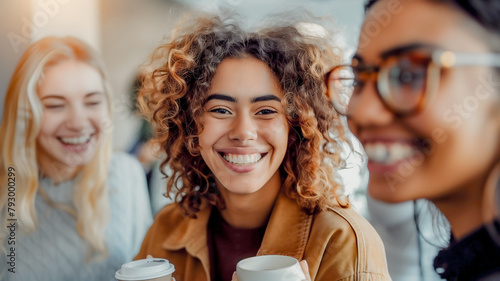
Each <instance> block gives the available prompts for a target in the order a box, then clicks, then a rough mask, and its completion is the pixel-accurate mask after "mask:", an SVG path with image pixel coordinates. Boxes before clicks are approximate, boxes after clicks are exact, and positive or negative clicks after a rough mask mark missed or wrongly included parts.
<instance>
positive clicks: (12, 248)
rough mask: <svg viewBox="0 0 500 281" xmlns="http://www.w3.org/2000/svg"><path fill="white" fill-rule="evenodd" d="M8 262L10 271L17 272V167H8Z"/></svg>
mask: <svg viewBox="0 0 500 281" xmlns="http://www.w3.org/2000/svg"><path fill="white" fill-rule="evenodd" d="M7 191H8V193H7V196H8V197H7V223H6V225H7V228H8V232H7V233H8V235H7V245H8V246H7V264H8V265H9V268H8V271H9V272H11V273H15V272H16V227H17V225H16V223H17V218H16V169H15V168H14V167H9V168H8V169H7Z"/></svg>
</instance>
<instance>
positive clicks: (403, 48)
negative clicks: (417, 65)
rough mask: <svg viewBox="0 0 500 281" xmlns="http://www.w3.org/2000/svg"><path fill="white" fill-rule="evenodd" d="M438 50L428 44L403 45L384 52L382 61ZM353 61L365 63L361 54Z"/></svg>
mask: <svg viewBox="0 0 500 281" xmlns="http://www.w3.org/2000/svg"><path fill="white" fill-rule="evenodd" d="M436 48H438V47H437V46H435V45H431V44H426V43H411V44H407V45H402V46H397V47H395V48H392V49H389V50H387V51H384V52H382V53H381V54H380V57H381V58H382V59H386V58H388V57H390V56H397V55H401V54H404V53H407V52H411V51H413V50H418V49H428V50H429V49H436ZM353 59H356V60H358V61H359V62H363V58H362V57H361V55H360V54H358V53H356V54H355V55H354V57H353Z"/></svg>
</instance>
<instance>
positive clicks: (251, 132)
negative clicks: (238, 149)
mask: <svg viewBox="0 0 500 281" xmlns="http://www.w3.org/2000/svg"><path fill="white" fill-rule="evenodd" d="M229 138H230V139H231V140H238V141H241V142H246V141H249V140H256V139H257V124H256V123H255V120H253V118H252V117H251V116H250V114H238V115H237V116H236V117H235V118H234V121H233V123H232V125H231V131H230V132H229Z"/></svg>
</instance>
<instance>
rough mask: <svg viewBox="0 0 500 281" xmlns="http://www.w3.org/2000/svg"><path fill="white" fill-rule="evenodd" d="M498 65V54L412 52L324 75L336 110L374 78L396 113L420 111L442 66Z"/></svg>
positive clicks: (384, 100)
mask: <svg viewBox="0 0 500 281" xmlns="http://www.w3.org/2000/svg"><path fill="white" fill-rule="evenodd" d="M474 65H475V66H491V67H500V54H497V53H457V52H451V51H443V50H434V51H427V52H426V51H412V52H408V53H406V54H403V55H400V56H397V57H396V56H392V57H388V58H387V59H385V60H384V61H383V62H382V64H381V65H380V66H367V65H363V64H362V63H361V62H360V61H359V60H358V59H356V58H354V59H353V61H352V64H351V65H339V66H336V67H334V68H332V69H331V70H330V71H329V72H327V73H326V74H325V83H326V86H327V89H328V96H329V97H330V98H331V100H332V102H333V105H334V107H335V109H336V110H337V112H338V113H339V114H341V115H348V107H349V103H350V102H351V100H352V99H354V96H356V95H357V94H358V93H359V92H361V89H363V86H364V85H365V83H366V82H367V81H368V80H375V81H376V86H377V94H378V96H379V97H380V100H381V101H382V103H383V104H384V105H385V106H386V107H387V108H388V109H389V110H391V111H392V112H393V113H395V114H396V115H398V116H408V115H411V114H414V113H417V112H418V111H420V110H421V109H422V108H423V107H424V106H425V105H426V104H428V103H429V101H431V100H432V99H433V97H434V96H435V94H436V92H437V90H438V87H439V81H440V79H441V75H442V72H443V70H444V69H448V68H452V67H457V66H474Z"/></svg>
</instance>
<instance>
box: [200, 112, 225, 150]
mask: <svg viewBox="0 0 500 281" xmlns="http://www.w3.org/2000/svg"><path fill="white" fill-rule="evenodd" d="M225 128H228V125H227V124H224V122H218V120H213V119H210V118H206V119H205V123H204V128H203V131H202V132H201V134H200V135H199V137H198V139H199V144H200V148H201V149H210V146H212V145H213V144H214V143H215V142H216V141H217V140H218V139H219V138H220V137H221V136H222V135H223V134H224V133H225Z"/></svg>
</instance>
